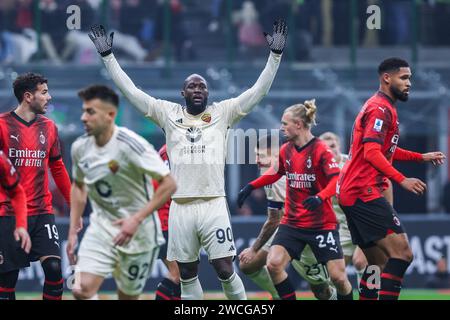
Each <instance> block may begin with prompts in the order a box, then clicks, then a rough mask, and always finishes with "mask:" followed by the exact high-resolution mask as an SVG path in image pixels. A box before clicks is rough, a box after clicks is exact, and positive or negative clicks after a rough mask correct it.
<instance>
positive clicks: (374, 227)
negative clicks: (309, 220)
mask: <svg viewBox="0 0 450 320" xmlns="http://www.w3.org/2000/svg"><path fill="white" fill-rule="evenodd" d="M341 208H342V210H343V211H344V213H345V216H346V217H347V223H348V229H349V230H350V234H351V236H352V242H353V243H354V244H356V245H358V246H359V247H360V248H363V249H364V248H370V247H373V246H375V241H377V240H381V239H383V238H385V237H386V236H387V235H389V234H391V233H405V230H404V228H403V226H402V225H401V223H400V219H399V218H398V217H397V213H396V212H395V210H394V208H393V207H392V206H391V205H390V204H389V202H387V200H386V199H385V198H384V197H381V198H378V199H375V200H372V201H368V202H363V201H362V200H360V199H358V200H356V202H355V204H354V205H353V206H348V207H345V206H341Z"/></svg>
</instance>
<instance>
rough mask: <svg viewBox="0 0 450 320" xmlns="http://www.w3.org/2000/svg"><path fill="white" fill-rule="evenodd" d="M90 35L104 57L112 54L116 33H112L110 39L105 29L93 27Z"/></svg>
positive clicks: (99, 26) (100, 26) (97, 26)
mask: <svg viewBox="0 0 450 320" xmlns="http://www.w3.org/2000/svg"><path fill="white" fill-rule="evenodd" d="M88 35H89V38H91V40H92V42H93V43H94V45H95V47H96V48H97V51H98V53H100V55H101V56H102V57H106V56H107V55H109V54H111V53H112V45H113V38H114V32H111V34H110V35H109V39H108V36H107V35H106V31H105V28H104V27H103V26H102V25H93V26H92V27H91V32H89V33H88Z"/></svg>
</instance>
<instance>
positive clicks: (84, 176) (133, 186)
mask: <svg viewBox="0 0 450 320" xmlns="http://www.w3.org/2000/svg"><path fill="white" fill-rule="evenodd" d="M71 152H72V177H73V179H74V180H76V181H79V182H82V183H84V184H85V185H86V187H87V191H88V197H89V200H90V202H91V206H92V211H93V212H92V214H91V216H90V223H91V225H93V227H95V228H96V230H99V233H102V232H105V233H106V234H108V238H109V237H115V236H116V235H117V234H118V233H119V231H120V226H114V225H113V224H112V223H113V222H114V221H117V220H118V219H122V218H127V217H130V216H131V215H133V214H135V213H137V212H138V211H139V210H140V209H142V208H143V207H144V206H145V205H147V203H148V202H149V200H150V199H151V198H152V196H153V185H152V180H151V179H152V178H154V179H156V180H160V179H161V178H162V177H164V176H167V175H168V174H169V173H170V171H169V169H168V168H167V166H166V164H165V163H164V162H163V160H161V158H160V156H159V154H158V152H156V151H155V149H154V148H153V146H152V145H151V144H150V143H148V142H147V141H146V140H145V139H144V138H142V137H141V136H139V135H137V134H136V133H134V132H133V131H131V130H128V129H126V128H123V127H117V126H116V127H115V129H114V133H113V135H112V137H111V140H110V141H109V142H108V143H107V144H106V145H104V146H102V147H99V146H97V144H96V143H95V139H94V137H93V136H88V135H84V136H81V137H79V138H78V139H77V140H75V142H74V143H73V144H72V150H71ZM161 244H164V237H163V235H162V231H161V223H160V221H159V217H158V214H157V212H156V211H155V212H154V213H153V214H152V215H150V216H149V217H148V218H147V219H145V220H144V221H143V222H142V224H141V225H140V226H139V229H138V231H137V232H136V234H135V235H134V236H133V238H132V240H131V241H130V242H129V243H128V244H127V245H125V246H123V247H118V248H119V249H120V250H121V251H123V252H126V253H129V254H134V253H140V252H145V251H148V250H149V249H151V248H153V247H154V246H155V245H161Z"/></svg>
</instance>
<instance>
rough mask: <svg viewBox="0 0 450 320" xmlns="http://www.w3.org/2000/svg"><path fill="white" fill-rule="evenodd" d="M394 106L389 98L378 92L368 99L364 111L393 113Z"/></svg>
mask: <svg viewBox="0 0 450 320" xmlns="http://www.w3.org/2000/svg"><path fill="white" fill-rule="evenodd" d="M393 108H394V107H393V105H392V103H391V102H390V100H389V98H388V97H386V95H384V94H381V93H380V92H377V93H375V94H374V95H373V96H372V97H370V98H369V99H368V100H367V102H366V105H365V108H364V111H365V112H366V113H368V112H374V111H375V112H377V113H380V112H381V113H383V114H391V113H392V109H393Z"/></svg>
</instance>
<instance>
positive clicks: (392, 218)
mask: <svg viewBox="0 0 450 320" xmlns="http://www.w3.org/2000/svg"><path fill="white" fill-rule="evenodd" d="M378 75H379V81H380V88H379V90H378V92H377V93H375V94H374V95H373V96H372V97H371V98H369V100H367V101H366V103H365V104H364V106H363V107H362V109H361V111H360V112H359V114H358V116H357V117H356V120H355V123H354V125H353V132H352V139H351V148H350V154H349V160H348V161H347V163H346V164H345V166H344V168H343V169H342V172H341V174H340V177H339V182H338V186H337V197H338V200H339V205H340V206H341V208H342V209H343V210H344V213H345V215H346V217H347V222H348V227H349V229H350V233H351V236H352V239H353V243H354V244H356V245H358V246H359V247H360V248H361V249H362V250H363V252H364V254H365V256H366V258H367V260H368V262H369V267H367V268H366V270H365V272H364V274H363V276H362V279H361V282H360V298H362V299H377V294H378V289H377V288H376V287H377V286H372V285H368V284H367V280H368V279H369V277H371V275H372V274H373V272H375V270H374V269H373V267H372V266H373V265H378V266H379V267H382V266H381V265H380V264H382V263H384V261H385V256H387V258H388V260H387V262H386V264H385V266H384V269H383V270H382V274H381V286H380V287H379V289H380V291H379V299H380V300H397V299H398V297H399V295H400V291H401V284H402V280H403V276H404V274H405V272H406V270H407V268H408V266H409V265H410V263H411V261H412V260H413V253H412V250H411V247H410V245H409V242H408V238H407V235H406V233H405V231H404V229H403V226H402V225H401V223H400V219H399V218H398V216H397V214H396V212H395V210H394V208H393V207H392V205H391V204H390V203H389V202H388V201H387V200H386V198H385V197H383V191H384V190H386V188H387V187H388V184H387V181H386V178H388V179H390V180H392V181H394V182H396V183H398V184H400V186H402V187H403V188H404V189H406V190H408V191H410V192H412V193H414V194H416V195H421V194H423V193H424V192H425V189H426V185H425V183H424V182H422V181H421V180H419V179H416V178H406V177H405V176H404V175H403V174H401V173H400V172H399V171H397V170H396V169H395V168H394V167H393V166H392V161H393V160H401V161H402V160H403V161H418V162H421V161H430V162H433V163H434V164H442V163H443V161H444V159H445V155H444V154H443V153H442V152H430V153H425V154H420V153H416V152H411V151H407V150H403V149H401V148H399V147H398V146H397V144H398V141H399V134H400V133H399V122H398V117H397V107H396V106H395V103H396V102H397V101H398V100H400V101H407V100H408V97H409V90H410V88H411V75H412V74H411V69H410V67H409V64H408V63H407V62H406V61H405V60H402V59H398V58H389V59H386V60H384V61H383V62H382V63H381V64H380V65H379V67H378Z"/></svg>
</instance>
